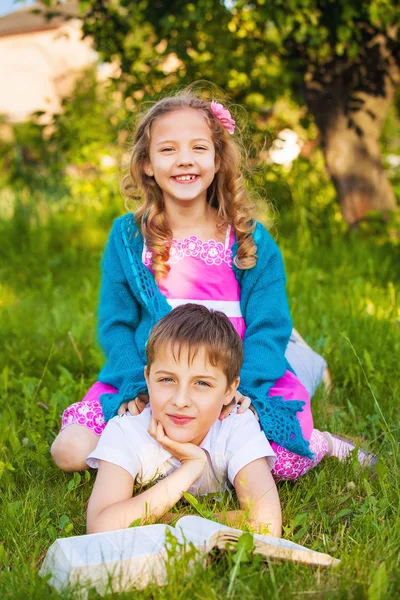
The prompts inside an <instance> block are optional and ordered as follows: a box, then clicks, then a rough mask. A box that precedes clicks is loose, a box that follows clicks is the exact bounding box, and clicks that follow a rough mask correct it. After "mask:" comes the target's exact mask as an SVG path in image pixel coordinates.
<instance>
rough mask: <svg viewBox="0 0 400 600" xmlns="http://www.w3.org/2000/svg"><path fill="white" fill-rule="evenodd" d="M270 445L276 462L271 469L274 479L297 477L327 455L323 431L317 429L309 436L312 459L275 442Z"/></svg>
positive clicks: (326, 444)
mask: <svg viewBox="0 0 400 600" xmlns="http://www.w3.org/2000/svg"><path fill="white" fill-rule="evenodd" d="M271 446H272V448H273V450H274V452H275V454H276V463H275V466H274V468H273V469H272V471H271V472H272V475H273V476H274V477H275V479H298V478H299V477H302V476H303V475H305V473H307V471H309V470H310V469H312V468H313V467H315V466H316V465H317V464H318V463H319V462H321V460H322V459H323V458H324V457H325V456H327V455H328V443H327V441H326V439H325V436H324V435H323V433H322V432H321V431H318V429H314V430H313V431H312V433H311V437H310V450H311V452H312V453H313V454H314V458H313V459H310V458H307V457H306V456H299V455H298V454H293V452H289V451H288V450H286V449H285V448H282V446H278V444H276V443H275V442H272V444H271Z"/></svg>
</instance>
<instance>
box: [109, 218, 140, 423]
mask: <svg viewBox="0 0 400 600" xmlns="http://www.w3.org/2000/svg"><path fill="white" fill-rule="evenodd" d="M116 235H118V234H117V228H116V226H114V228H113V230H112V231H111V234H110V237H109V240H108V242H107V245H106V248H105V251H104V255H103V259H102V281H101V288H100V303H99V311H98V339H99V343H100V347H101V349H102V350H103V352H104V354H105V357H106V364H105V366H104V368H103V369H102V371H101V372H100V375H99V380H100V381H103V383H108V384H109V385H112V386H114V387H116V388H117V389H118V394H102V396H101V398H100V399H101V402H102V408H103V414H104V417H105V419H106V420H107V421H108V420H109V419H110V418H111V417H112V416H114V415H115V413H116V411H117V410H118V408H119V406H120V404H121V402H125V401H127V400H131V399H133V398H135V397H136V396H137V394H138V393H139V392H141V391H146V384H145V380H144V375H143V369H144V365H145V364H144V361H143V358H142V357H141V356H140V353H139V350H138V348H137V345H136V342H135V330H136V328H137V327H138V325H139V321H140V311H141V309H140V306H139V303H138V301H137V300H136V298H135V297H134V295H133V294H132V291H131V289H130V287H129V284H128V281H127V280H126V277H125V275H124V271H123V268H122V265H121V260H120V258H119V255H118V251H117V246H116V239H115V237H116Z"/></svg>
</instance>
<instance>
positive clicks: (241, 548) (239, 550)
mask: <svg viewBox="0 0 400 600" xmlns="http://www.w3.org/2000/svg"><path fill="white" fill-rule="evenodd" d="M235 550H236V551H235V553H234V555H233V562H234V563H242V562H249V561H250V560H251V557H252V555H253V551H254V539H253V536H252V534H251V533H248V532H247V533H243V534H242V535H241V536H240V538H239V539H238V541H237V544H236V546H235Z"/></svg>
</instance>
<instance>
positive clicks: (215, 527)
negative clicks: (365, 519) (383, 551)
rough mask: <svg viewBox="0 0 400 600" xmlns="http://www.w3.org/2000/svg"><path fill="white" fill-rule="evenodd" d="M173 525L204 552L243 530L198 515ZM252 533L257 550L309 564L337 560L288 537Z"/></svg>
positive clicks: (334, 562)
mask: <svg viewBox="0 0 400 600" xmlns="http://www.w3.org/2000/svg"><path fill="white" fill-rule="evenodd" d="M176 528H177V529H180V531H181V532H182V535H183V536H184V538H185V539H186V541H188V542H193V543H194V544H195V546H197V547H198V548H199V549H202V550H204V551H205V552H206V551H209V550H210V549H211V548H212V547H214V546H217V547H218V548H220V549H223V548H225V546H226V545H227V544H229V542H232V543H236V542H237V540H238V539H239V537H240V536H241V535H242V534H243V533H244V531H242V530H240V529H233V528H232V527H227V526H226V525H221V524H220V523H216V522H215V521H210V520H209V519H204V518H203V517H197V516H187V517H182V518H181V519H179V521H178V522H177V524H176ZM252 535H253V537H254V551H255V553H256V554H262V555H264V556H266V557H271V558H277V559H281V560H290V561H295V562H300V563H303V564H310V565H323V566H334V565H336V564H338V563H339V562H340V561H339V560H337V559H335V558H333V557H331V556H330V555H329V554H324V553H322V552H316V551H314V550H311V549H310V548H306V547H305V546H301V545H300V544H296V543H295V542H291V541H290V540H285V539H283V538H277V537H274V536H271V535H261V534H258V533H253V534H252Z"/></svg>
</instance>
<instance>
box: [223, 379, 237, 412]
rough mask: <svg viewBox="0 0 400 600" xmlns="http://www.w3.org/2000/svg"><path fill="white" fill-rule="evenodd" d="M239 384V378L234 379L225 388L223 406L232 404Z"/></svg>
mask: <svg viewBox="0 0 400 600" xmlns="http://www.w3.org/2000/svg"><path fill="white" fill-rule="evenodd" d="M239 382H240V377H236V379H235V380H234V381H233V382H232V383H231V384H230V385H228V387H227V388H226V392H225V394H224V406H228V404H230V403H231V402H232V399H233V396H234V395H235V392H236V390H237V389H238V386H239Z"/></svg>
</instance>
